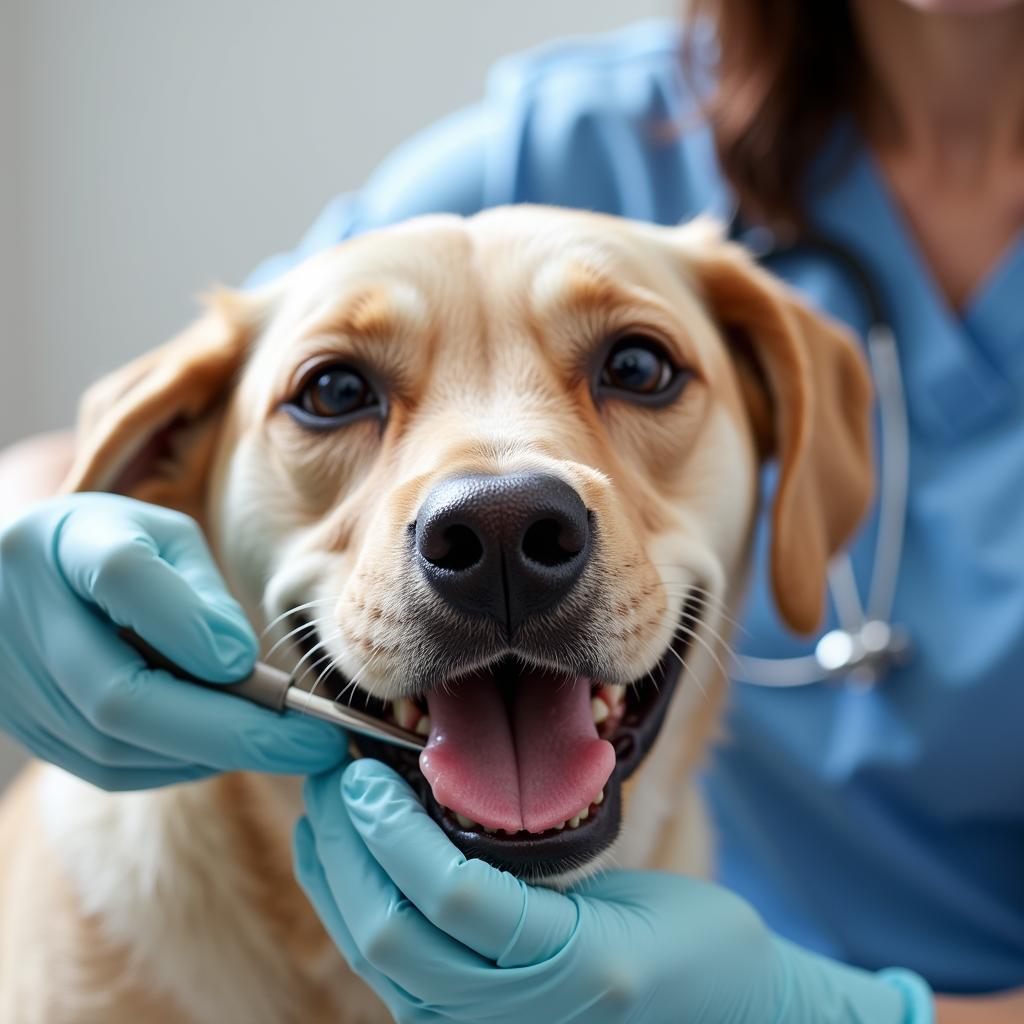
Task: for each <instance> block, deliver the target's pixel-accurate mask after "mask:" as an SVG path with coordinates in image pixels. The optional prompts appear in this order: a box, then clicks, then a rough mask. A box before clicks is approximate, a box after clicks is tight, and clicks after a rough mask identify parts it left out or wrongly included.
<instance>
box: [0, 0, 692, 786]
mask: <svg viewBox="0 0 1024 1024" xmlns="http://www.w3.org/2000/svg"><path fill="white" fill-rule="evenodd" d="M679 6H680V4H679V2H678V0H559V2H558V3H552V2H551V0H516V2H515V3H498V2H495V0H490V2H482V0H431V2H424V0H374V2H373V3H353V2H349V3H342V2H339V0H289V2H288V3H283V2H281V0H163V2H158V0H145V2H140V0H0V310H2V318H0V445H3V444H5V443H7V442H10V441H13V440H15V439H16V438H18V437H21V436H23V435H25V434H28V433H31V432H33V431H38V430H41V429H45V428H49V427H55V426H64V425H67V424H70V422H71V421H72V418H73V415H74V407H75V402H76V399H77V396H78V394H79V393H80V392H81V390H82V389H83V387H84V386H85V385H86V384H87V383H88V382H89V381H91V380H92V379H94V378H95V377H96V376H98V375H99V374H101V373H103V372H105V371H107V370H109V369H111V368H113V367H115V366H117V365H118V364H119V363H121V362H124V361H125V360H126V359H128V358H130V357H131V356H133V355H135V354H137V353H138V352H140V351H143V350H144V349H146V348H149V347H151V346H152V345H155V344H157V343H159V342H160V341H162V340H165V339H166V338H168V337H169V336H170V335H171V334H172V333H173V332H174V331H175V330H176V329H178V328H179V327H181V326H183V325H184V324H185V323H186V322H187V321H188V319H189V318H190V317H191V315H192V312H193V310H194V308H195V307H194V305H193V303H192V298H191V297H192V296H193V295H194V294H195V293H196V292H197V291H200V290H202V289H204V288H205V287H207V286H208V285H209V284H211V283H212V282H214V281H223V282H226V283H238V282H239V281H240V280H241V279H242V278H243V277H244V276H245V274H246V273H247V272H248V271H249V270H250V269H251V268H252V267H253V266H254V265H255V264H256V263H257V262H258V261H259V260H260V259H261V258H263V257H264V256H266V255H269V254H270V253H273V252H277V251H279V250H282V249H286V248H288V247H290V246H291V245H292V244H293V243H294V242H295V241H297V239H298V237H299V235H300V233H301V232H302V230H303V229H304V228H305V227H306V226H307V224H308V223H309V222H310V221H311V220H312V218H313V217H314V216H315V214H316V213H317V212H318V210H319V209H320V207H321V206H322V205H323V204H324V203H325V202H326V201H327V200H328V199H329V198H330V197H331V196H332V195H333V194H335V193H336V192H339V191H341V190H343V189H348V188H353V187H356V186H358V185H359V183H360V182H361V181H362V180H363V179H364V178H365V176H366V175H367V173H368V172H369V171H370V170H371V169H372V168H373V167H374V165H375V164H376V163H377V162H378V161H379V159H380V158H381V157H382V156H383V155H384V154H385V153H387V152H388V150H390V149H391V147H392V146H394V145H395V144H396V143H398V142H399V141H401V140H402V139H403V138H405V137H406V136H408V135H409V134H410V133H411V132H413V131H415V130H416V129H417V128H420V127H422V126H424V125H426V124H429V123H430V122H431V121H432V120H434V119H435V118H437V117H439V116H441V115H443V114H445V113H447V112H448V111H450V110H453V109H455V108H457V107H460V106H462V105H464V104H466V103H470V102H472V101H473V100H475V99H476V98H477V97H478V96H479V94H480V90H481V86H482V82H483V78H484V75H485V72H486V69H487V68H488V66H489V65H490V64H491V63H492V61H493V60H494V59H495V58H497V57H498V56H500V55H502V54H505V53H508V52H512V51H515V50H517V49H521V48H523V47H527V46H531V45H533V44H535V43H537V42H539V41H541V40H543V39H546V38H549V37H552V36H559V35H568V34H576V33H587V32H595V31H602V30H605V29H609V28H614V27H616V26H618V25H622V24H626V23H627V22H629V21H631V20H634V19H637V18H641V17H645V16H648V15H651V14H671V13H673V12H675V11H676V10H677V9H678V8H679ZM11 763H12V757H11V755H10V752H9V746H8V745H6V744H5V742H4V741H3V740H2V739H0V785H2V782H3V779H4V775H5V773H9V771H10V765H11Z"/></svg>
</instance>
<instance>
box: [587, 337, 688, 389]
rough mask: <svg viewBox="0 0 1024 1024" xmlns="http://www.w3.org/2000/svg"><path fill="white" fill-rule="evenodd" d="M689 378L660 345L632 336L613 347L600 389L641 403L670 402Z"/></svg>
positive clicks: (602, 375) (602, 376)
mask: <svg viewBox="0 0 1024 1024" xmlns="http://www.w3.org/2000/svg"><path fill="white" fill-rule="evenodd" d="M686 376H687V375H686V373H685V372H684V371H683V370H680V369H679V368H678V367H677V366H676V365H675V363H673V362H672V359H671V358H670V357H669V354H668V353H667V352H666V351H665V348H664V347H663V346H662V345H661V343H660V342H657V341H655V340H654V339H653V338H647V337H644V336H642V335H635V334H631V335H627V336H626V337H624V338H620V339H619V340H618V341H617V342H616V343H615V344H614V345H613V346H612V349H611V351H610V352H609V353H608V356H607V357H606V359H605V361H604V366H603V367H602V368H601V377H600V380H599V389H600V390H601V391H604V392H605V393H607V394H619V395H621V396H623V397H636V398H638V399H640V400H642V401H644V400H646V401H652V402H657V401H660V400H664V401H670V400H671V399H672V398H674V397H675V395H676V394H678V392H679V387H680V386H681V384H682V383H683V382H684V381H685V378H686Z"/></svg>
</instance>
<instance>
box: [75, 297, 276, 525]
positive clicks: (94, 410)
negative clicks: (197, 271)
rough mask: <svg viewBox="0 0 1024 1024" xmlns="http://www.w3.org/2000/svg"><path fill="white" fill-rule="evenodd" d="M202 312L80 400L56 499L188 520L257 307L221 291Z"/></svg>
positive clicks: (255, 323)
mask: <svg viewBox="0 0 1024 1024" xmlns="http://www.w3.org/2000/svg"><path fill="white" fill-rule="evenodd" d="M205 305H206V311H205V312H204V314H203V315H202V317H200V319H198V320H197V321H196V322H195V323H193V324H192V325H191V326H190V327H188V328H187V329H186V330H185V331H183V332H182V333H181V334H179V335H178V336H177V337H175V338H174V339H173V340H172V341H170V342H168V343H167V344H165V345H162V346H161V347H159V348H157V349H154V350H153V351H151V352H148V353H146V354H145V355H143V356H140V357H139V358H138V359H136V360H134V361H133V362H131V363H129V364H128V365H127V366H124V367H122V368H121V369H119V370H115V371H114V372H113V373H111V374H109V375H108V376H106V377H103V378H102V379H100V380H99V381H97V382H96V383H95V384H93V385H92V386H91V387H90V388H89V390H88V391H87V392H86V393H85V395H84V397H83V399H82V402H81V406H80V409H79V418H78V426H77V433H76V455H75V460H74V462H73V464H72V467H71V470H70V472H69V474H68V476H67V478H66V479H65V481H64V490H65V491H111V492H114V493H117V494H127V495H131V496H132V497H136V498H140V499H141V500H144V501H151V502H153V503H155V504H160V505H167V506H169V507H173V508H180V509H182V510H183V511H189V512H193V513H194V512H195V511H196V508H195V506H196V503H197V502H198V501H199V499H200V494H201V490H202V481H203V479H204V477H205V473H206V469H207V467H208V465H209V460H210V456H211V455H212V451H213V444H214V441H215V438H216V426H217V424H218V423H219V420H220V413H221V411H222V409H223V407H224V403H225V399H226V396H227V394H228V391H229V388H230V385H231V383H232V381H233V379H234V377H235V376H236V374H237V372H238V370H239V368H240V367H241V365H242V362H243V360H244V358H245V355H246V352H247V350H248V347H249V344H250V342H251V340H252V336H253V334H254V333H255V331H256V329H257V326H258V322H259V313H258V310H259V309H260V308H261V307H260V306H259V305H258V304H257V303H256V300H254V299H252V298H250V297H248V296H245V295H243V294H241V293H235V292H230V291H227V290H218V291H217V292H215V293H214V294H213V295H211V296H209V297H208V298H207V299H206V300H205Z"/></svg>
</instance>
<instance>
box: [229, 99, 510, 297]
mask: <svg viewBox="0 0 1024 1024" xmlns="http://www.w3.org/2000/svg"><path fill="white" fill-rule="evenodd" d="M497 116H498V112H497V111H496V110H495V109H494V104H493V103H491V102H488V101H484V102H481V103H479V104H477V105H476V106H473V107H469V108H467V109H465V110H462V111H460V112H458V113H456V114H452V115H450V116H449V117H446V118H444V119H443V120H441V121H439V122H438V123H436V124H434V125H432V126H431V127H429V128H427V129H425V130H424V131H422V132H420V133H418V134H417V135H415V136H413V138H411V139H410V140H409V141H408V142H405V143H403V144H402V145H400V146H399V147H398V149H396V150H395V151H394V152H393V153H392V154H391V155H390V156H389V157H387V158H386V159H385V160H384V162H383V163H382V164H381V165H380V167H379V168H378V169H377V170H376V171H375V172H374V173H373V174H372V175H371V176H370V178H369V180H368V181H367V183H366V184H365V185H364V186H363V187H362V188H361V189H359V190H358V191H354V192H346V193H342V194H341V195H338V196H335V198H334V199H332V200H331V201H330V202H329V203H328V204H327V206H326V207H324V209H323V211H322V212H321V213H320V215H319V217H317V219H316V220H315V221H314V223H313V225H312V227H310V228H309V230H308V231H307V232H306V234H305V235H304V236H303V237H302V240H301V241H300V242H299V244H298V246H297V247H296V248H295V249H293V250H292V251H291V252H286V253H281V254H279V255H277V256H272V257H271V258H270V259H267V260H265V261H264V262H263V263H261V264H259V266H257V267H256V269H255V270H254V271H253V272H252V273H251V274H250V275H249V276H248V277H247V278H246V280H245V284H244V286H245V287H246V288H253V287H257V286H258V285H261V284H265V283H266V282H267V281H270V280H272V279H273V278H275V277H277V276H278V275H280V274H283V273H284V272H285V271H287V270H290V269H291V268H292V267H294V266H296V265H298V264H299V263H301V262H302V261H303V260H304V259H306V258H307V257H308V256H311V255H313V253H315V252H319V251H320V250H321V249H326V248H329V247H330V246H332V245H336V244H338V243H339V242H342V241H344V240H345V239H346V238H351V237H353V236H355V235H358V234H361V233H363V232H365V231H369V230H372V229H374V228H380V227H385V226H386V225H388V224H396V223H398V222H399V221H403V220H406V219H408V218H410V217H416V216H419V215H420V214H425V213H459V214H463V215H468V214H472V213H475V212H477V211H478V210H480V209H481V208H482V207H483V206H484V205H485V204H484V200H483V196H484V174H485V162H486V160H487V153H488V150H489V148H490V145H491V138H492V136H493V134H494V126H495V122H496V120H497Z"/></svg>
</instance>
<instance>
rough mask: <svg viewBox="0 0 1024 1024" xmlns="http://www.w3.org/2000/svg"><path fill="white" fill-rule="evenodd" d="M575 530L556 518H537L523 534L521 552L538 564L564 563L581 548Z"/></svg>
mask: <svg viewBox="0 0 1024 1024" xmlns="http://www.w3.org/2000/svg"><path fill="white" fill-rule="evenodd" d="M577 532H578V531H575V530H573V529H572V527H571V525H567V524H566V523H563V522H560V521H559V520H557V519H550V518H549V519H538V520H537V522H535V523H533V524H532V525H531V526H530V528H529V529H528V530H527V531H526V533H525V534H524V535H523V554H524V555H525V556H526V557H527V559H529V560H530V561H531V562H537V563H539V564H540V565H546V566H556V565H564V564H565V563H566V562H571V561H572V560H573V559H574V558H575V557H576V556H577V555H578V554H579V553H580V552H581V551H582V550H583V542H581V541H580V540H579V538H578V537H576V536H575V534H576V533H577Z"/></svg>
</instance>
